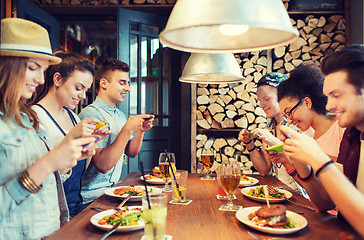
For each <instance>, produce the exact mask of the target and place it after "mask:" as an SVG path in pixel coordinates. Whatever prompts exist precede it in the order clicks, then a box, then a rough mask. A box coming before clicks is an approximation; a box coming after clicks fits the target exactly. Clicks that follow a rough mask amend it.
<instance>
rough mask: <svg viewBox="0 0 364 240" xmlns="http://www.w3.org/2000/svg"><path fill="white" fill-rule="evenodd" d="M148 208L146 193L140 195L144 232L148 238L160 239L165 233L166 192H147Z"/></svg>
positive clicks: (151, 239)
mask: <svg viewBox="0 0 364 240" xmlns="http://www.w3.org/2000/svg"><path fill="white" fill-rule="evenodd" d="M149 202H150V208H149V205H148V201H147V197H146V194H143V195H142V205H143V218H144V223H145V227H144V234H145V239H148V240H162V239H164V238H165V235H166V218H167V194H165V193H161V194H149Z"/></svg>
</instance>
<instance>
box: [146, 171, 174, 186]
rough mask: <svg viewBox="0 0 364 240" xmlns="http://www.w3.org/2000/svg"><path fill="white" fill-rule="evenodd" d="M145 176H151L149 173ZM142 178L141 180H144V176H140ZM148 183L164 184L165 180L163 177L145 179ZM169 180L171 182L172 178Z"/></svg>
mask: <svg viewBox="0 0 364 240" xmlns="http://www.w3.org/2000/svg"><path fill="white" fill-rule="evenodd" d="M145 176H149V174H148V175H145ZM140 179H141V180H144V179H143V176H140ZM145 181H146V182H147V183H149V184H156V185H164V184H165V181H164V179H163V178H151V179H148V180H145ZM168 182H171V180H169V181H168Z"/></svg>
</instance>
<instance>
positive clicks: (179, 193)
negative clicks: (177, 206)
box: [172, 170, 188, 203]
mask: <svg viewBox="0 0 364 240" xmlns="http://www.w3.org/2000/svg"><path fill="white" fill-rule="evenodd" d="M174 175H175V176H176V179H174V178H173V176H172V188H173V191H172V199H173V202H177V203H181V202H184V201H185V200H186V192H187V177H188V171H186V170H177V171H176V172H175V174H174ZM176 181H177V183H178V187H177V184H176Z"/></svg>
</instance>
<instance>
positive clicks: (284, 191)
mask: <svg viewBox="0 0 364 240" xmlns="http://www.w3.org/2000/svg"><path fill="white" fill-rule="evenodd" d="M252 188H254V189H255V188H257V187H245V188H243V189H241V193H242V194H243V195H244V196H245V197H247V198H250V199H252V200H255V201H258V202H265V197H263V198H260V197H255V196H251V195H248V192H249V190H250V189H252ZM276 189H277V190H278V191H279V192H281V193H284V195H285V196H286V197H287V198H291V197H292V193H290V192H289V191H286V190H283V189H279V188H276ZM284 201H286V199H284V198H281V199H272V198H269V202H270V203H278V202H284Z"/></svg>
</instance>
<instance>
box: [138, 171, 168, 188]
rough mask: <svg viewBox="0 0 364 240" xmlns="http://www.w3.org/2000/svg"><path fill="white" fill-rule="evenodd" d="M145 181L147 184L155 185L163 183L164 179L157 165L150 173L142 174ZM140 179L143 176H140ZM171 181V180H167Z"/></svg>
mask: <svg viewBox="0 0 364 240" xmlns="http://www.w3.org/2000/svg"><path fill="white" fill-rule="evenodd" d="M144 177H145V181H146V182H147V183H149V184H155V185H162V184H165V181H164V179H163V177H162V174H161V171H160V170H159V167H154V168H153V169H152V171H151V173H150V174H146V175H144ZM140 179H141V180H144V179H143V176H140ZM169 182H171V180H169Z"/></svg>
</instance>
